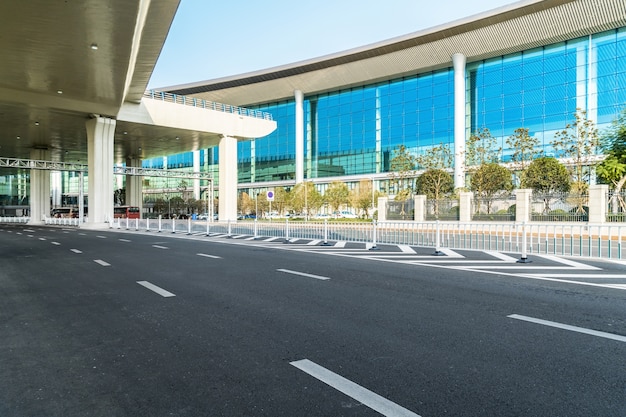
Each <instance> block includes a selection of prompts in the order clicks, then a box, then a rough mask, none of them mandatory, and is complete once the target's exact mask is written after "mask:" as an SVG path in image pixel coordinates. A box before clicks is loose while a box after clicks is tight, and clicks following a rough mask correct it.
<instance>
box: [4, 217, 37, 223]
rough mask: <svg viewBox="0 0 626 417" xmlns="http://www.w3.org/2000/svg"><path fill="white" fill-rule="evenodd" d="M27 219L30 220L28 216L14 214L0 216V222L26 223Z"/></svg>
mask: <svg viewBox="0 0 626 417" xmlns="http://www.w3.org/2000/svg"><path fill="white" fill-rule="evenodd" d="M29 221H30V217H16V216H7V217H0V223H28V222H29Z"/></svg>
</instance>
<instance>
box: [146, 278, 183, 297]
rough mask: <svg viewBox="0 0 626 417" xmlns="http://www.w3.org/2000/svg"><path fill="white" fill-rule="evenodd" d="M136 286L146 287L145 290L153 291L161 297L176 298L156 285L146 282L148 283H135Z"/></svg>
mask: <svg viewBox="0 0 626 417" xmlns="http://www.w3.org/2000/svg"><path fill="white" fill-rule="evenodd" d="M137 284H139V285H141V286H144V287H146V288H147V289H149V290H151V291H154V292H155V293H157V294H159V295H160V296H162V297H176V294H172V293H171V292H169V291H167V290H164V289H163V288H161V287H157V286H156V285H154V284H152V283H150V282H148V281H137Z"/></svg>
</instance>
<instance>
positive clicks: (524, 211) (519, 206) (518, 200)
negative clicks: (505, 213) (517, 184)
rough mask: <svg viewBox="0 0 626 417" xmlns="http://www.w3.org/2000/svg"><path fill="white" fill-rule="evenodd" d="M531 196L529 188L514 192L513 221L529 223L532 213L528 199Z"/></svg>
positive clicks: (531, 191) (531, 192)
mask: <svg viewBox="0 0 626 417" xmlns="http://www.w3.org/2000/svg"><path fill="white" fill-rule="evenodd" d="M532 194H533V190H531V189H529V188H520V189H519V190H517V191H515V221H516V222H521V223H524V222H529V221H530V215H531V213H532V207H531V204H530V198H531V196H532Z"/></svg>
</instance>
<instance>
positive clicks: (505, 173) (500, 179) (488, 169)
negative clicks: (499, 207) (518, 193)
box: [470, 163, 513, 214]
mask: <svg viewBox="0 0 626 417" xmlns="http://www.w3.org/2000/svg"><path fill="white" fill-rule="evenodd" d="M512 189H513V181H512V175H511V171H509V170H508V169H506V168H505V167H503V166H501V165H498V164H496V163H488V164H483V165H481V166H479V167H478V168H477V169H476V171H474V173H473V174H472V178H471V182H470V190H472V191H473V192H474V197H475V199H476V200H479V201H483V202H484V203H485V204H486V205H487V214H490V213H491V204H492V202H493V199H494V197H496V196H497V195H498V194H502V193H505V192H510V191H511V190H512ZM479 209H480V204H476V210H477V211H478V210H479Z"/></svg>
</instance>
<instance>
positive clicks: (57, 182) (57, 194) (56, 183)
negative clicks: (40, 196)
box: [46, 171, 63, 215]
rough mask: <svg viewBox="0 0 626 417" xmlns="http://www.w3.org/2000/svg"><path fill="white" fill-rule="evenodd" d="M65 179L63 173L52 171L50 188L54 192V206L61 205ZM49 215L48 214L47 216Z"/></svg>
mask: <svg viewBox="0 0 626 417" xmlns="http://www.w3.org/2000/svg"><path fill="white" fill-rule="evenodd" d="M62 184H63V177H62V176H61V171H52V172H51V173H50V187H51V192H52V206H53V207H57V206H60V205H61V193H62V189H63V186H62ZM46 215H47V214H46Z"/></svg>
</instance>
